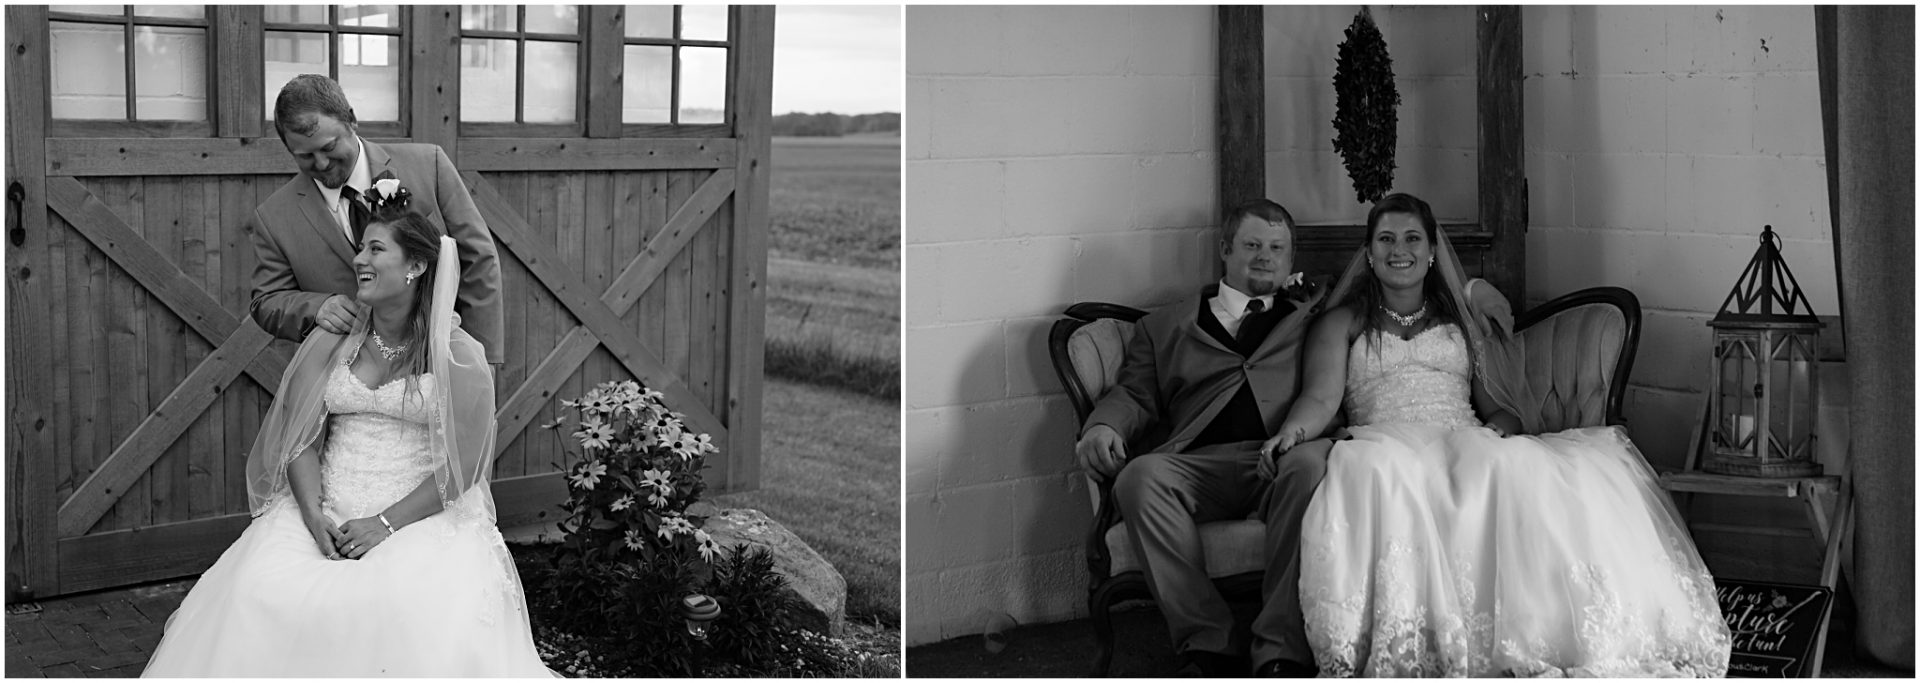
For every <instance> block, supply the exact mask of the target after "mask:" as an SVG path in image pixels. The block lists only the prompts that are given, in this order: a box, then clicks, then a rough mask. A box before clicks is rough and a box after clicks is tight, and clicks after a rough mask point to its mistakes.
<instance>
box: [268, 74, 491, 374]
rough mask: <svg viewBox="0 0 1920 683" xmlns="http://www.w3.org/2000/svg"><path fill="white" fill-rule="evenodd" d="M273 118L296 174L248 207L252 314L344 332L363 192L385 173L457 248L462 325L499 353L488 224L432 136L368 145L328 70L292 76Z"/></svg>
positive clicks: (303, 330) (350, 317) (276, 322)
mask: <svg viewBox="0 0 1920 683" xmlns="http://www.w3.org/2000/svg"><path fill="white" fill-rule="evenodd" d="M273 127H274V130H275V131H276V132H278V133H279V134H280V141H281V142H282V143H285V144H286V147H287V152H288V153H289V154H291V155H293V161H294V163H295V164H297V165H298V166H299V168H300V172H299V174H297V175H295V176H294V177H293V179H292V180H288V181H287V184H286V185H283V186H281V188H280V189H279V191H276V192H274V193H273V196H271V197H268V198H267V201H266V202H264V203H262V204H260V206H259V207H258V208H255V209H254V211H253V226H252V229H251V230H249V231H248V232H249V234H250V235H251V236H252V239H253V249H254V253H255V254H256V255H257V256H258V261H259V262H258V264H257V265H255V267H254V270H253V303H252V304H251V306H249V310H250V311H251V313H252V314H253V320H254V322H256V323H259V325H260V327H261V328H263V329H265V330H267V331H268V332H272V333H273V335H274V336H276V337H279V338H281V339H286V340H289V341H294V342H298V341H301V340H304V339H306V337H307V333H308V332H311V331H313V328H315V327H319V328H320V329H323V330H326V331H328V332H333V333H336V334H346V333H347V332H348V331H349V330H351V329H352V328H353V324H354V322H355V320H356V318H358V317H359V316H360V315H362V314H361V313H360V311H359V307H358V306H356V305H355V304H354V300H353V295H354V292H355V290H356V289H357V288H358V282H357V281H356V278H355V276H354V270H353V257H354V254H355V253H356V252H358V251H359V249H360V246H359V244H360V231H361V230H362V229H364V228H365V227H366V223H367V221H368V220H369V218H370V217H371V215H372V214H371V212H370V210H369V209H368V208H367V205H366V203H365V200H364V199H363V198H362V194H363V193H364V192H365V191H366V190H367V188H369V187H371V186H372V185H373V181H374V180H376V179H378V178H382V177H387V176H389V175H391V176H392V177H393V178H395V179H397V180H399V181H400V185H401V186H402V187H405V188H407V189H408V190H409V191H410V192H412V194H413V202H412V204H411V205H410V206H411V208H412V209H413V211H415V212H417V213H419V214H421V215H423V216H426V217H427V220H429V221H432V222H434V223H436V224H438V225H440V226H441V227H443V228H444V229H445V230H446V233H447V235H448V236H450V237H452V238H453V240H454V243H455V244H456V245H458V248H459V251H460V270H461V277H460V295H459V299H458V301H457V302H455V304H454V310H455V311H457V312H458V313H459V314H460V327H461V328H462V329H465V330H466V331H467V333H468V334H471V335H473V337H474V339H476V340H479V342H480V343H481V344H482V345H484V346H485V347H486V350H487V362H488V363H491V364H493V365H495V366H496V367H497V366H498V365H499V364H500V363H501V361H502V360H504V359H505V357H506V354H505V349H504V348H503V347H502V341H503V340H504V339H505V336H506V334H505V328H504V325H503V323H502V320H501V313H500V261H499V256H498V252H497V251H496V250H495V249H494V245H493V237H492V235H491V234H490V233H489V232H488V231H487V223H486V221H485V220H483V219H481V217H480V211H479V209H477V208H475V207H474V204H473V197H472V196H470V195H468V194H467V186H466V184H465V183H463V182H461V180H460V172H459V171H458V170H456V169H454V167H453V162H452V161H450V160H448V159H447V155H446V153H445V152H442V151H440V148H439V147H438V146H436V145H427V144H394V145H377V144H374V143H372V142H368V141H366V140H363V139H361V138H360V136H359V134H358V123H357V121H356V119H354V116H353V107H352V106H351V105H349V104H348V103H347V95H346V93H345V92H343V91H342V90H341V89H340V84H339V83H336V82H334V80H333V79H331V78H327V77H326V76H316V75H313V74H303V75H300V76H295V77H294V78H293V80H291V81H288V82H287V84H286V86H285V87H282V88H281V89H280V96H279V97H278V98H277V99H275V100H274V104H273Z"/></svg>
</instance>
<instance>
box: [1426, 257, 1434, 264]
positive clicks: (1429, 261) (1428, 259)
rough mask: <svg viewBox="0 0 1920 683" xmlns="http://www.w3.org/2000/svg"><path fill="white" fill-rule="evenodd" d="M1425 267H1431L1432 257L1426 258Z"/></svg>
mask: <svg viewBox="0 0 1920 683" xmlns="http://www.w3.org/2000/svg"><path fill="white" fill-rule="evenodd" d="M1427 265H1428V266H1432V265H1433V257H1432V256H1428V257H1427Z"/></svg>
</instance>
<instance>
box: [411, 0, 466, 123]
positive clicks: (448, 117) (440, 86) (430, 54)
mask: <svg viewBox="0 0 1920 683" xmlns="http://www.w3.org/2000/svg"><path fill="white" fill-rule="evenodd" d="M411 9H412V12H413V16H412V19H413V35H412V36H411V40H412V42H413V48H412V51H411V52H410V53H409V56H411V57H412V58H413V66H412V72H413V92H412V94H411V98H412V100H413V101H412V102H410V103H409V106H411V107H412V108H413V109H412V112H411V114H412V115H411V119H412V120H411V121H410V122H409V123H410V125H411V126H412V128H413V130H411V131H409V132H410V133H411V136H410V137H411V138H412V141H413V142H426V143H432V144H435V145H439V146H440V149H442V150H445V151H446V153H447V158H449V159H454V160H458V159H459V158H460V155H459V154H460V6H459V5H415V6H413V7H412V8H411Z"/></svg>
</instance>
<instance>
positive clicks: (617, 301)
mask: <svg viewBox="0 0 1920 683" xmlns="http://www.w3.org/2000/svg"><path fill="white" fill-rule="evenodd" d="M737 175H738V172H737V171H735V170H734V169H731V168H724V169H720V170H718V171H714V173H713V175H712V176H711V177H709V178H707V181H706V182H704V183H701V184H700V188H699V189H697V190H694V192H693V196H692V197H688V198H687V202H686V203H685V204H681V205H680V208H679V209H677V210H675V211H674V212H673V217H672V218H670V219H667V225H666V227H663V228H661V229H660V232H659V233H657V234H655V235H654V236H653V239H651V240H648V241H647V244H646V246H645V247H642V248H641V249H640V253H639V254H637V255H635V256H634V257H633V260H632V261H631V262H629V263H628V264H627V267H626V268H625V269H623V270H621V271H620V275H619V276H618V277H615V278H614V279H613V283H612V284H611V285H609V286H608V287H607V293H606V295H605V296H602V297H601V298H600V300H601V301H603V302H606V304H607V306H608V307H609V308H612V309H613V312H614V314H615V315H626V314H627V309H628V308H631V307H632V306H633V302H635V301H639V300H640V295H642V294H645V293H646V291H647V288H648V287H651V286H652V285H653V281H654V280H655V279H656V278H659V277H660V273H662V272H664V271H666V269H667V265H668V264H670V263H672V262H673V257H674V256H675V255H677V254H679V253H680V250H681V249H684V248H686V246H687V243H688V242H691V241H693V236H694V234H695V233H698V232H700V230H701V228H704V227H706V225H707V219H710V218H712V217H713V214H714V212H716V211H719V210H720V205H721V204H723V203H726V201H727V199H728V198H729V197H732V196H734V195H735V193H736V191H737V190H738V187H739V186H738V185H737V184H736V183H735V182H734V178H735V177H737Z"/></svg>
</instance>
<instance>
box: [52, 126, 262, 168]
mask: <svg viewBox="0 0 1920 683" xmlns="http://www.w3.org/2000/svg"><path fill="white" fill-rule="evenodd" d="M46 168H47V175H50V176H68V177H72V176H146V175H292V173H293V171H294V163H293V157H291V156H288V155H287V148H286V146H285V145H282V144H280V138H279V137H277V136H274V135H268V136H266V137H257V138H254V137H222V138H47V166H46Z"/></svg>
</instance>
